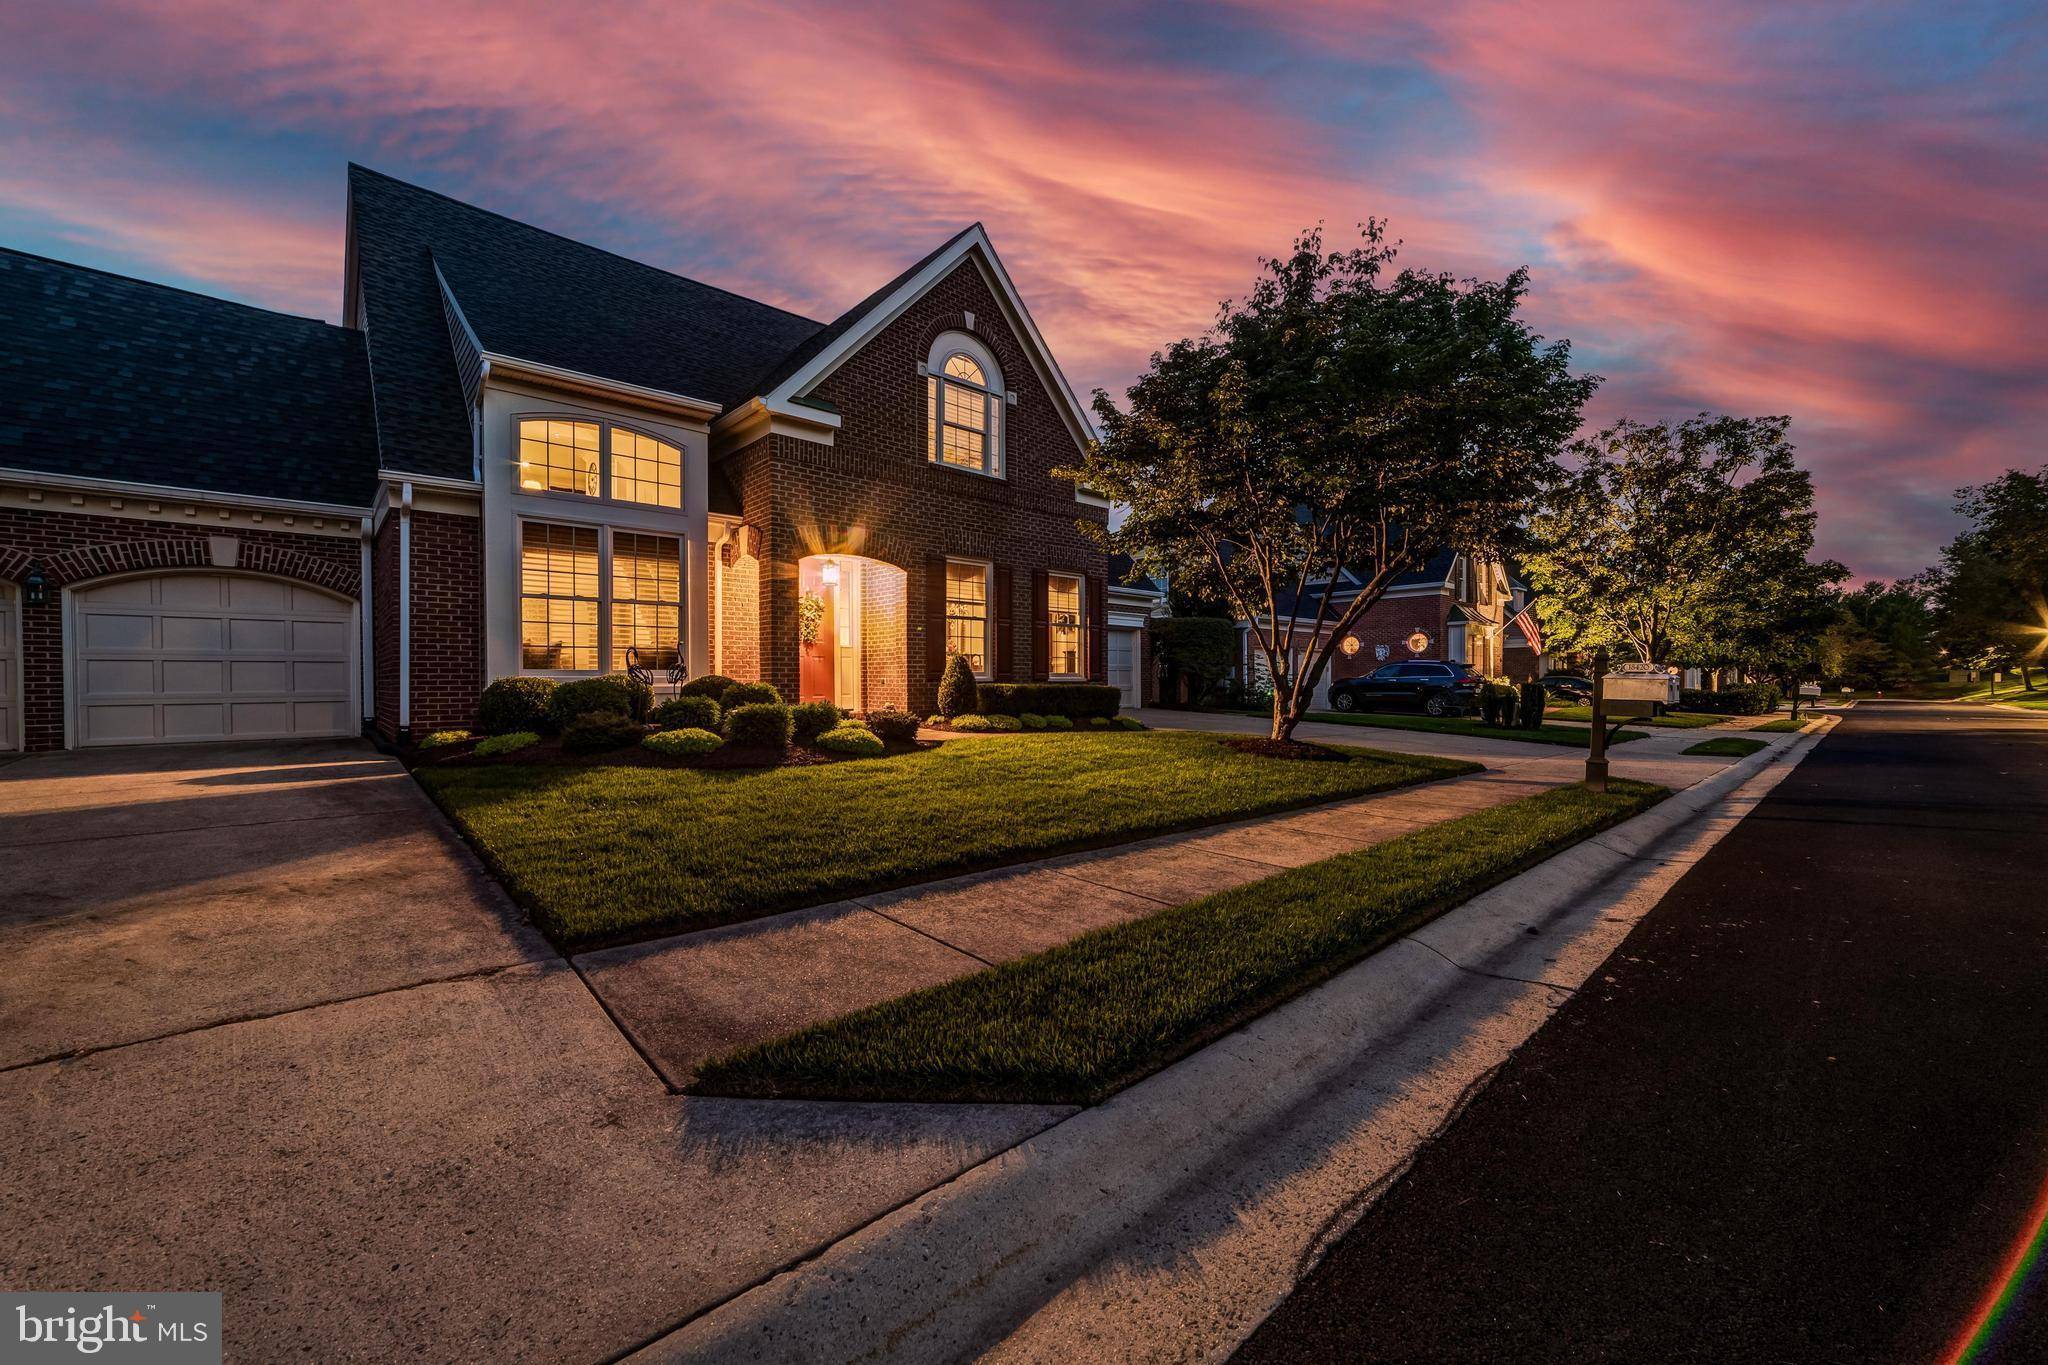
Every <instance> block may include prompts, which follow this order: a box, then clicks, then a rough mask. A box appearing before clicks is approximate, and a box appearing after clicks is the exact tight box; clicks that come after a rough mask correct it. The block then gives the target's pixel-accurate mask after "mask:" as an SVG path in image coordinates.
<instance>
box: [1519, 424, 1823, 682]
mask: <svg viewBox="0 0 2048 1365" xmlns="http://www.w3.org/2000/svg"><path fill="white" fill-rule="evenodd" d="M1790 425H1791V419H1789V418H1785V417H1753V418H1741V417H1713V416H1709V415H1707V414H1704V413H1703V414H1701V415H1700V416H1698V417H1694V418H1690V419H1688V420H1686V421H1683V422H1680V423H1677V424H1676V425H1671V424H1667V423H1661V422H1660V423H1657V424H1654V425H1648V424H1644V423H1641V422H1633V421H1628V420H1623V421H1621V422H1618V423H1616V424H1615V425H1613V426H1611V427H1609V428H1607V429H1606V430H1605V431H1602V432H1600V433H1598V434H1597V435H1595V436H1593V437H1590V438H1588V439H1585V440H1581V441H1576V442H1574V443H1573V445H1572V448H1571V449H1572V454H1573V455H1574V456H1575V457H1576V459H1577V467H1576V469H1574V470H1573V471H1572V472H1571V473H1570V474H1568V475H1566V476H1564V477H1563V478H1561V479H1559V480H1558V481H1557V483H1556V485H1555V487H1554V488H1553V489H1552V490H1551V493H1550V496H1549V497H1548V498H1547V499H1546V501H1545V503H1544V506H1543V507H1542V509H1541V510H1540V511H1539V512H1538V513H1537V515H1536V516H1534V517H1532V518H1531V519H1530V526H1529V530H1530V538H1531V540H1532V542H1533V549H1532V550H1531V551H1529V552H1528V553H1526V554H1525V555H1524V556H1523V558H1522V561H1521V562H1522V567H1523V569H1524V571H1525V573H1526V574H1527V576H1528V578H1529V581H1530V582H1531V584H1532V585H1533V586H1534V587H1535V589H1536V592H1537V599H1536V613H1537V616H1538V617H1539V618H1540V619H1541V620H1542V622H1543V625H1544V633H1545V637H1546V638H1545V645H1546V646H1547V647H1551V648H1555V649H1558V650H1560V651H1577V650H1588V649H1592V648H1594V647H1596V646H1600V645H1605V646H1608V647H1609V648H1611V649H1615V650H1618V651H1620V652H1622V653H1624V654H1625V655H1631V656H1633V657H1634V658H1636V659H1638V660H1641V661H1643V662H1646V663H1659V664H1678V665H1682V666H1686V667H1699V668H1716V667H1722V666H1727V665H1737V666H1743V667H1747V668H1752V669H1755V670H1757V671H1761V672H1775V671H1777V670H1778V669H1780V668H1783V667H1786V666H1789V664H1790V663H1791V661H1792V660H1793V659H1794V658H1795V656H1796V657H1799V658H1804V657H1807V656H1810V654H1811V651H1812V649H1813V646H1814V644H1815V642H1816V640H1817V638H1818V637H1819V635H1820V634H1821V632H1822V631H1823V630H1824V629H1825V628H1826V625H1827V621H1826V620H1825V619H1824V612H1823V610H1822V607H1823V604H1824V595H1823V594H1824V590H1825V589H1826V587H1827V585H1828V584H1829V583H1832V582H1835V581H1838V580H1839V579H1841V578H1842V577H1844V576H1845V575H1846V573H1847V570H1845V569H1843V568H1842V566H1841V565H1839V564H1836V563H1834V562H1833V561H1825V560H1824V561H1819V562H1812V561H1810V560H1809V558H1808V556H1809V555H1810V554H1811V553H1812V550H1813V527H1814V521H1815V513H1814V510H1813V483H1812V480H1811V479H1810V478H1809V477H1808V476H1807V473H1806V471H1805V470H1803V469H1801V468H1800V467H1799V466H1798V464H1797V463H1796V462H1795V461H1794V459H1793V457H1792V446H1791V443H1790V442H1789V441H1788V440H1787V439H1786V433H1787V430H1788V429H1789V427H1790Z"/></svg>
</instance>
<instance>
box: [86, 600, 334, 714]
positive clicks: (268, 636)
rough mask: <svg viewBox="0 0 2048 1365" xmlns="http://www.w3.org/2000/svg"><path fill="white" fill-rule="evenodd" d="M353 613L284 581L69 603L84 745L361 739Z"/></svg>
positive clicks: (331, 601) (332, 601)
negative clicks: (322, 737) (354, 683)
mask: <svg viewBox="0 0 2048 1365" xmlns="http://www.w3.org/2000/svg"><path fill="white" fill-rule="evenodd" d="M354 620H355V607H354V604H353V603H350V602H347V601H345V600H343V599H342V598H339V597H331V596H329V595H328V594H326V593H324V592H320V591H318V590H317V589H314V588H308V587H304V586H302V585H300V584H297V583H288V582H285V581H283V580H280V579H272V578H252V577H245V576H242V575H239V574H204V573H198V574H160V575H158V576H155V577H152V578H130V579H126V580H123V581H122V582H118V583H108V584H104V585H102V586H100V587H95V588H84V589H80V590H79V591H78V592H77V593H75V594H74V595H73V598H72V619H71V625H72V630H71V639H72V649H71V670H70V677H69V679H68V684H69V687H70V689H71V696H72V702H73V706H74V707H75V710H74V711H73V715H74V717H75V719H76V724H77V740H78V743H80V744H81V745H85V744H157V743H172V742H178V741H186V740H205V739H282V738H289V737H295V736H310V735H343V734H354V733H355V732H356V731H357V730H358V729H360V728H361V726H360V722H358V721H357V719H356V717H355V710H356V708H355V706H354V704H353V702H354V697H353V689H352V688H351V686H350V681H351V679H352V678H353V676H354V669H353V659H354V648H353V647H354V640H355V631H354Z"/></svg>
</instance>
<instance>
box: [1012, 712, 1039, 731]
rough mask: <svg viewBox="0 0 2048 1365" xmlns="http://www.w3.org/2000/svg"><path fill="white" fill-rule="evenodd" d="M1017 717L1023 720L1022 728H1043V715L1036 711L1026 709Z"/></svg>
mask: <svg viewBox="0 0 2048 1365" xmlns="http://www.w3.org/2000/svg"><path fill="white" fill-rule="evenodd" d="M1017 719H1018V720H1021V721H1023V722H1024V728H1025V729H1027V730H1043V729H1044V728H1045V717H1044V716H1041V715H1039V714H1038V713H1037V712H1036V711H1026V712H1025V713H1024V714H1023V715H1021V716H1019V717H1017Z"/></svg>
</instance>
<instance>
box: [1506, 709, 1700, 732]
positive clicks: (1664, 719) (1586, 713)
mask: <svg viewBox="0 0 2048 1365" xmlns="http://www.w3.org/2000/svg"><path fill="white" fill-rule="evenodd" d="M1543 718H1544V719H1545V720H1575V721H1579V722H1581V723H1584V724H1591V723H1592V720H1593V708H1592V707H1590V706H1547V707H1545V708H1544V710H1543ZM1731 719H1733V717H1730V716H1714V715H1708V714H1707V713H1706V712H1704V711H1666V712H1665V713H1664V714H1663V715H1661V716H1643V717H1639V718H1637V719H1633V720H1631V721H1629V724H1630V725H1654V726H1656V727H1657V728H1658V729H1660V730H1704V729H1706V728H1707V727H1708V726H1710V725H1720V724H1722V723H1723V722H1725V721H1728V720H1731Z"/></svg>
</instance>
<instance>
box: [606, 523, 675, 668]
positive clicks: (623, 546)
mask: <svg viewBox="0 0 2048 1365" xmlns="http://www.w3.org/2000/svg"><path fill="white" fill-rule="evenodd" d="M682 600H683V547H682V542H680V541H678V540H677V539H676V538H675V537H674V536H643V535H632V534H629V533H627V532H624V531H615V532H613V533H612V631H611V635H612V651H611V652H612V664H611V666H612V671H613V672H618V671H620V670H622V669H624V668H625V666H626V649H627V647H628V646H631V647H632V648H633V649H634V650H636V651H638V655H639V661H640V666H641V667H643V668H649V669H666V668H672V667H674V666H675V662H676V656H677V654H678V653H679V652H680V650H681V648H682V638H683V635H682V624H683V608H682Z"/></svg>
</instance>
